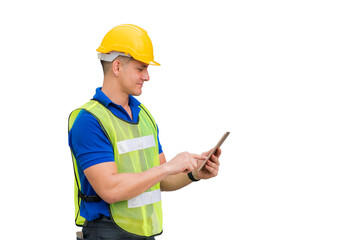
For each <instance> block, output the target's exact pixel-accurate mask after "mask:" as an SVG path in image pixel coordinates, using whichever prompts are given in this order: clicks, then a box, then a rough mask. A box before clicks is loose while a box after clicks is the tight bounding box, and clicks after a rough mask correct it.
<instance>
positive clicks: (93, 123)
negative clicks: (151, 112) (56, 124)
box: [69, 88, 162, 221]
mask: <svg viewBox="0 0 360 240" xmlns="http://www.w3.org/2000/svg"><path fill="white" fill-rule="evenodd" d="M93 99H95V100H97V101H99V102H100V103H101V104H103V105H104V106H105V107H107V108H108V109H109V110H110V111H111V112H112V113H113V114H114V115H115V116H117V117H119V118H121V119H123V120H125V121H128V122H134V123H136V122H137V121H138V117H139V113H140V111H141V108H140V107H139V105H140V102H139V101H138V100H136V99H135V98H134V97H133V96H131V95H130V96H129V106H130V109H131V113H132V117H133V118H132V119H131V117H130V116H129V114H128V113H127V112H126V110H125V109H124V108H123V107H122V106H121V105H117V104H115V103H113V102H112V101H111V100H110V99H109V98H108V97H107V96H106V95H105V94H104V93H103V92H102V91H101V88H97V89H96V93H95V95H94V97H93ZM158 129H159V128H158ZM158 131H159V130H158ZM158 142H159V154H160V153H162V148H161V145H160V141H159V134H158ZM69 146H70V148H71V150H72V152H73V154H74V156H75V158H76V160H77V165H78V170H79V178H80V184H81V189H82V193H83V194H85V195H88V196H93V195H96V193H95V191H94V189H93V188H92V187H91V185H90V183H89V181H88V180H87V178H86V176H85V174H84V170H85V169H87V168H88V167H91V166H93V165H95V164H99V163H103V162H114V161H115V160H114V152H113V147H112V145H111V143H110V141H109V139H108V138H107V137H106V135H105V132H104V131H103V129H102V128H101V126H100V124H99V122H98V121H97V120H96V118H95V117H94V116H92V115H91V114H90V113H88V112H87V111H85V110H82V111H80V113H79V115H78V116H77V118H76V120H75V122H74V124H73V127H72V128H71V130H70V132H69ZM80 215H81V216H82V217H84V218H85V219H86V220H88V221H92V220H94V219H97V218H100V217H101V215H103V216H107V217H110V213H109V205H108V204H107V203H106V202H105V201H103V200H101V201H100V202H85V201H81V205H80Z"/></svg>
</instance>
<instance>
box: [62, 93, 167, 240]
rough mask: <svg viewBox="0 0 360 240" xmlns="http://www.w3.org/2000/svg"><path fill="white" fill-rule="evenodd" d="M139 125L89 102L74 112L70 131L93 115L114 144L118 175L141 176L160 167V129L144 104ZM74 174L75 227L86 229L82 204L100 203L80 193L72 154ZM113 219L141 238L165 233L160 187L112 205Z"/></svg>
mask: <svg viewBox="0 0 360 240" xmlns="http://www.w3.org/2000/svg"><path fill="white" fill-rule="evenodd" d="M140 108H141V111H140V113H139V118H138V122H137V123H132V122H127V121H125V120H122V119H120V118H118V117H116V116H115V115H114V114H112V113H111V112H110V111H109V110H108V109H107V108H106V107H105V106H103V105H102V104H101V103H99V102H97V101H95V100H90V101H89V102H88V103H86V104H84V105H83V106H82V107H81V108H79V109H76V110H74V111H73V112H72V113H71V114H70V117H69V129H68V130H69V131H70V130H71V128H72V126H73V124H74V122H75V120H76V117H77V116H78V114H79V113H80V111H81V110H86V111H87V112H89V113H90V114H91V115H93V116H94V117H95V118H96V119H97V120H98V122H99V124H100V126H101V127H102V129H103V130H104V132H105V134H106V136H107V138H108V139H109V141H110V142H111V144H112V146H113V151H114V157H115V163H116V165H117V169H118V173H140V172H143V171H146V170H148V169H150V168H152V167H155V166H158V165H160V162H159V150H158V141H157V126H156V124H155V121H154V119H153V118H152V116H151V114H150V113H149V111H148V110H147V109H146V108H145V107H144V106H143V105H142V104H141V105H140ZM72 159H73V166H74V173H75V184H74V185H75V187H74V189H75V192H74V196H75V223H76V225H78V226H83V224H84V222H85V219H84V218H83V217H81V216H80V214H79V212H80V211H79V208H80V207H79V206H80V203H81V201H97V198H98V196H84V195H83V194H82V193H81V184H80V179H79V172H78V165H77V161H76V159H75V156H74V154H73V153H72ZM109 212H110V216H111V219H112V220H113V221H114V222H115V223H116V224H117V225H118V226H119V227H120V228H122V229H123V230H125V231H127V232H129V233H132V234H135V235H139V236H146V237H149V236H155V235H159V234H161V233H162V209H161V190H160V183H157V184H155V185H154V186H152V187H151V188H150V189H148V190H147V191H145V192H144V193H142V194H140V195H139V196H137V197H134V198H132V199H129V200H126V201H120V202H116V203H114V204H110V205H109Z"/></svg>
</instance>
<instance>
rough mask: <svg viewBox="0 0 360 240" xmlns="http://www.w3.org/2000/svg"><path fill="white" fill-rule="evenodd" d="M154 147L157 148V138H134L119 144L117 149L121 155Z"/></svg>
mask: <svg viewBox="0 0 360 240" xmlns="http://www.w3.org/2000/svg"><path fill="white" fill-rule="evenodd" d="M154 146H155V138H154V136H153V135H149V136H145V137H138V138H132V139H127V140H123V141H120V142H117V148H118V151H119V154H124V153H128V152H132V151H137V150H141V149H146V148H150V147H154Z"/></svg>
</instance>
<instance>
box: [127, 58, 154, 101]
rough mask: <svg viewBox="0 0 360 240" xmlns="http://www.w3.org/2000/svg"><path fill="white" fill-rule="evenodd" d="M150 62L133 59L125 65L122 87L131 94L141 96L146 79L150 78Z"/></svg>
mask: <svg viewBox="0 0 360 240" xmlns="http://www.w3.org/2000/svg"><path fill="white" fill-rule="evenodd" d="M148 66H149V65H148V64H145V63H143V62H139V61H137V60H135V59H132V60H131V61H130V62H129V63H128V64H126V65H123V67H122V74H121V79H122V81H121V83H120V84H121V86H122V89H123V90H124V91H125V92H126V93H127V94H129V95H133V96H139V95H140V94H141V93H142V87H143V84H144V82H145V81H149V80H150V76H149V73H148V70H147V68H148Z"/></svg>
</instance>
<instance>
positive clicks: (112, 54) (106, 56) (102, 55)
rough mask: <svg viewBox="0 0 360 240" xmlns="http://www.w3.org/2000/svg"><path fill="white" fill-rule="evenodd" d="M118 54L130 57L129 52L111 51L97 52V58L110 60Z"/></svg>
mask: <svg viewBox="0 0 360 240" xmlns="http://www.w3.org/2000/svg"><path fill="white" fill-rule="evenodd" d="M118 56H123V57H130V58H131V56H130V55H129V54H125V53H122V52H116V51H111V52H109V53H98V59H100V60H102V61H105V62H112V61H114V59H115V58H117V57H118Z"/></svg>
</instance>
